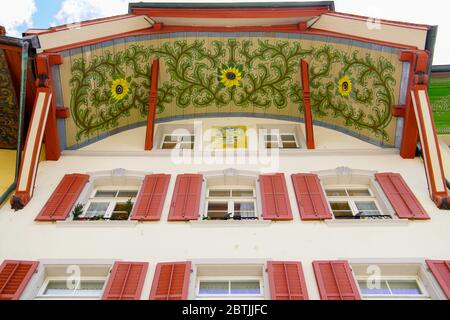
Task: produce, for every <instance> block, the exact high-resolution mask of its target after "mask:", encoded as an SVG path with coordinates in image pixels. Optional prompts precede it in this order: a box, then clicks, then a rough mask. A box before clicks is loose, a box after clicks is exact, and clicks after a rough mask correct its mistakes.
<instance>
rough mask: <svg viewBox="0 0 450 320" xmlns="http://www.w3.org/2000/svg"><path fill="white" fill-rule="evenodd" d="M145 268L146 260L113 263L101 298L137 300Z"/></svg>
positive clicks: (145, 272)
mask: <svg viewBox="0 0 450 320" xmlns="http://www.w3.org/2000/svg"><path fill="white" fill-rule="evenodd" d="M147 269H148V263H147V262H122V261H120V262H116V263H114V266H113V268H112V270H111V274H110V275H109V278H108V283H107V284H106V288H105V291H104V292H103V297H102V299H103V300H139V299H140V298H141V292H142V288H143V286H144V281H145V276H146V274H147Z"/></svg>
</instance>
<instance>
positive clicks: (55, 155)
mask: <svg viewBox="0 0 450 320" xmlns="http://www.w3.org/2000/svg"><path fill="white" fill-rule="evenodd" d="M62 63H63V58H62V56H61V55H59V54H55V53H52V54H47V53H43V54H39V55H38V56H37V57H36V70H37V74H38V81H41V82H44V81H45V84H44V83H41V85H45V86H48V87H50V89H51V91H52V92H54V90H53V82H52V81H53V79H52V67H53V66H54V65H61V64H62ZM56 109H57V108H56V98H55V97H54V95H53V98H52V103H51V107H50V110H49V114H48V118H47V124H46V126H45V134H44V140H45V156H46V159H47V160H52V161H57V160H59V158H60V156H61V150H60V147H59V135H58V126H57V121H56V119H57V111H56Z"/></svg>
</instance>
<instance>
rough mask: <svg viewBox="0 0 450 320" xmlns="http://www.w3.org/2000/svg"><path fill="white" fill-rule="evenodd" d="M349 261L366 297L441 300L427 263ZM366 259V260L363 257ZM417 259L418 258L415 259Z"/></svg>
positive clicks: (363, 295) (372, 298) (365, 298)
mask: <svg viewBox="0 0 450 320" xmlns="http://www.w3.org/2000/svg"><path fill="white" fill-rule="evenodd" d="M357 260H358V259H355V260H354V261H350V266H351V269H352V271H353V273H354V275H355V279H356V283H357V285H358V287H359V291H360V293H361V297H362V299H364V300H376V299H383V300H387V299H391V300H408V299H414V300H422V299H441V298H443V297H441V295H440V293H439V292H438V290H436V289H437V287H436V286H435V285H433V281H434V278H433V276H432V275H431V274H430V272H429V270H428V269H427V267H426V264H425V263H424V262H420V261H417V260H416V259H411V261H404V262H399V261H398V259H395V260H393V261H390V262H389V261H388V260H386V261H384V262H377V261H376V260H374V261H371V262H367V261H366V262H364V263H363V262H361V261H357ZM364 260H367V259H364ZM414 260H416V261H414Z"/></svg>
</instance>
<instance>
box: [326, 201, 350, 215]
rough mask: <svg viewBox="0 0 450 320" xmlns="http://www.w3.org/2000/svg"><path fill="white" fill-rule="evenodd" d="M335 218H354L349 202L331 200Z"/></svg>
mask: <svg viewBox="0 0 450 320" xmlns="http://www.w3.org/2000/svg"><path fill="white" fill-rule="evenodd" d="M330 206H331V210H333V214H334V216H335V218H337V219H339V218H342V219H345V218H353V211H352V209H351V208H350V205H349V204H348V202H330Z"/></svg>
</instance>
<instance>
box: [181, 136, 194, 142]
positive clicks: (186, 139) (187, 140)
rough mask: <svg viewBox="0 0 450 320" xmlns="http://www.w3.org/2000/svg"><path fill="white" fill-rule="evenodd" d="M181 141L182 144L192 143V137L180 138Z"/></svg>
mask: <svg viewBox="0 0 450 320" xmlns="http://www.w3.org/2000/svg"><path fill="white" fill-rule="evenodd" d="M181 141H182V142H194V136H182V137H181Z"/></svg>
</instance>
